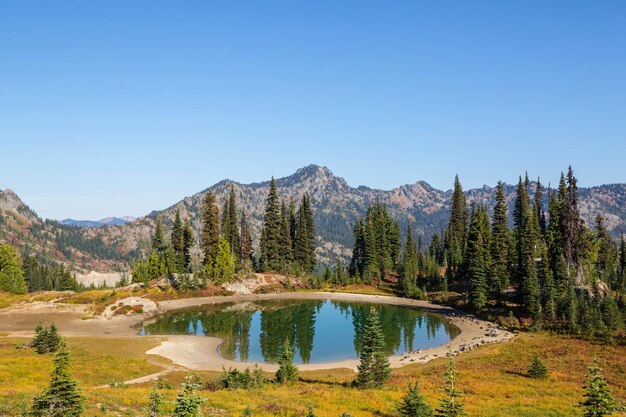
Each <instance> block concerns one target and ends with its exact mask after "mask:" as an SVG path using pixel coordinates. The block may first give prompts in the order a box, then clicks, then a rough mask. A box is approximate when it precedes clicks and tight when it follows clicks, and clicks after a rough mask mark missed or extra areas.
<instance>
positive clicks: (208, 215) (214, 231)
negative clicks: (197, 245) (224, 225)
mask: <svg viewBox="0 0 626 417" xmlns="http://www.w3.org/2000/svg"><path fill="white" fill-rule="evenodd" d="M218 218H219V213H218V210H217V202H216V200H215V195H214V194H213V192H212V191H207V193H206V194H205V195H204V203H203V206H202V245H201V246H202V253H203V255H204V259H203V261H202V263H203V264H204V265H205V266H207V265H210V266H213V264H214V263H215V258H216V256H217V251H218V245H219V241H220V230H219V220H218Z"/></svg>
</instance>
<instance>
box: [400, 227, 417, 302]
mask: <svg viewBox="0 0 626 417" xmlns="http://www.w3.org/2000/svg"><path fill="white" fill-rule="evenodd" d="M417 273H418V256H417V249H416V248H415V242H414V241H413V227H412V226H411V222H408V227H407V235H406V242H405V244H404V253H403V255H402V276H401V278H402V281H401V283H402V292H403V294H404V295H406V296H409V297H411V296H413V295H414V294H415V288H416V285H417V284H416V277H417Z"/></svg>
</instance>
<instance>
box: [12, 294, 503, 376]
mask: <svg viewBox="0 0 626 417" xmlns="http://www.w3.org/2000/svg"><path fill="white" fill-rule="evenodd" d="M259 300H337V301H354V302H365V303H373V304H392V305H397V306H404V307H412V308H419V309H422V310H425V311H428V312H431V313H435V314H439V315H442V316H445V317H447V318H448V319H449V320H450V322H451V323H452V324H453V325H454V326H456V327H457V328H458V329H459V334H458V335H457V336H456V337H455V338H454V339H452V340H451V341H450V342H448V343H446V344H443V345H441V346H437V347H434V348H431V349H424V350H421V351H414V352H408V353H405V354H402V355H394V356H390V357H389V361H390V364H391V366H392V367H393V368H399V367H402V366H404V365H408V364H411V363H425V362H428V361H430V360H433V359H436V358H441V357H445V356H446V355H447V354H448V353H449V352H451V353H452V354H458V353H461V352H465V351H468V350H471V349H474V348H476V347H478V346H480V345H482V344H485V343H501V342H505V341H507V340H510V339H511V338H513V337H514V333H511V332H509V331H507V330H506V329H503V328H500V327H498V326H496V325H495V324H493V323H490V322H488V321H484V320H480V319H478V318H476V317H474V316H472V315H470V314H467V313H464V312H462V311H460V310H456V309H454V308H451V307H447V306H441V305H437V304H433V303H430V302H428V301H423V300H412V299H407V298H400V297H389V296H380V295H365V294H348V293H335V292H294V293H277V294H245V295H244V294H240V295H231V296H214V297H203V298H187V299H177V300H167V301H161V302H159V303H158V309H157V310H156V311H155V312H152V313H149V314H139V315H133V316H114V317H104V316H101V317H97V318H94V319H90V320H83V319H81V315H82V314H83V312H84V311H85V309H86V307H85V306H76V305H68V304H58V303H46V302H38V303H24V304H20V305H16V306H14V307H12V308H9V309H4V310H3V311H0V332H4V333H7V335H9V336H22V337H30V336H32V334H33V329H34V326H35V325H36V323H37V322H39V321H41V322H52V321H54V322H55V323H56V324H57V325H58V327H59V330H60V331H61V333H62V334H64V335H66V336H70V337H74V336H95V337H143V336H139V335H138V334H137V330H136V326H137V325H139V324H141V323H142V322H143V321H145V320H150V319H152V318H153V317H155V316H156V315H158V314H162V313H165V312H168V311H173V310H178V309H183V308H189V307H196V306H202V305H207V304H220V303H226V302H245V301H259ZM160 338H161V339H162V341H161V343H160V345H158V346H156V347H155V348H153V349H150V350H148V351H147V352H146V353H148V354H153V355H159V356H162V357H164V358H167V359H169V360H171V361H172V363H173V364H175V365H179V366H183V367H185V368H188V369H191V370H203V371H221V370H222V369H223V368H229V367H231V368H236V369H245V368H249V367H253V366H255V363H254V362H239V361H234V360H228V359H225V358H223V357H222V356H221V355H220V354H219V351H218V348H219V345H220V344H221V343H222V340H221V339H219V338H215V337H207V336H178V335H171V336H160ZM358 362H359V361H358V360H357V359H351V360H344V361H335V362H327V363H315V364H302V365H298V368H299V369H301V370H319V369H335V368H348V369H352V370H356V369H357V365H358ZM258 365H259V366H260V367H262V368H263V369H264V370H266V371H275V370H276V369H277V366H276V365H273V364H266V363H258Z"/></svg>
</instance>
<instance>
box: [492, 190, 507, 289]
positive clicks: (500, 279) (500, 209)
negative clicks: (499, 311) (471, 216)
mask: <svg viewBox="0 0 626 417" xmlns="http://www.w3.org/2000/svg"><path fill="white" fill-rule="evenodd" d="M491 230H492V232H491V268H490V286H491V289H492V291H493V293H494V294H495V296H496V299H497V300H498V301H500V298H501V295H502V292H503V291H504V290H505V289H506V288H507V287H508V284H509V273H510V269H509V263H510V262H509V250H510V247H511V235H510V231H509V226H508V206H507V203H506V199H505V196H504V186H503V184H502V181H498V185H497V187H496V205H495V207H494V210H493V223H492V226H491Z"/></svg>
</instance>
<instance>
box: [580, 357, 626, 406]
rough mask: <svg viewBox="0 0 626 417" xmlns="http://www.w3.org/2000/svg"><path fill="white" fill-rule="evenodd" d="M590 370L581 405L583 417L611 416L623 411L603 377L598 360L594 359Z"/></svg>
mask: <svg viewBox="0 0 626 417" xmlns="http://www.w3.org/2000/svg"><path fill="white" fill-rule="evenodd" d="M588 369H589V373H588V376H587V383H586V385H585V386H584V387H583V388H584V389H585V394H584V395H583V396H584V397H585V399H584V400H583V401H581V402H580V403H579V407H581V408H583V410H584V413H583V416H584V417H601V416H610V415H612V414H613V413H614V412H616V411H623V410H624V407H621V406H620V405H619V403H618V402H617V401H616V400H615V398H614V397H613V395H612V394H611V391H610V389H609V386H608V384H607V382H606V380H605V379H604V377H603V376H602V368H600V366H599V361H598V359H597V358H596V359H594V361H593V365H592V366H590V367H589V368H588Z"/></svg>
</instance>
